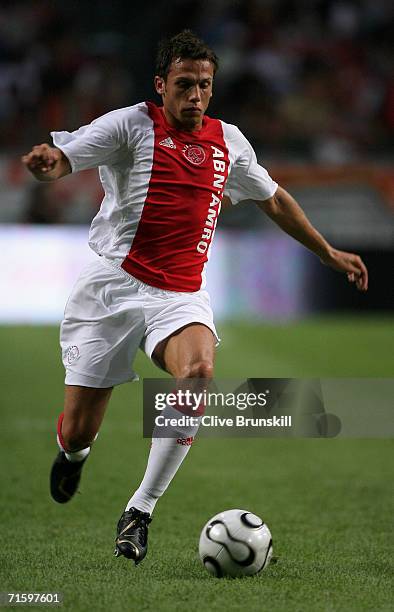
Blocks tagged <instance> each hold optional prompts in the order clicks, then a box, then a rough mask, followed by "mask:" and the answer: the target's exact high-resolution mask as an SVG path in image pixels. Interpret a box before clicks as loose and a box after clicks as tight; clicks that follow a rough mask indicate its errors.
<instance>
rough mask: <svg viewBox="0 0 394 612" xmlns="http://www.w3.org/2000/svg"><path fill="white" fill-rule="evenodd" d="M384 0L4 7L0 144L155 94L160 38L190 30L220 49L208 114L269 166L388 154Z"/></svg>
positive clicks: (393, 110) (45, 1)
mask: <svg viewBox="0 0 394 612" xmlns="http://www.w3.org/2000/svg"><path fill="white" fill-rule="evenodd" d="M393 6H394V5H393V3H392V2H390V1H389V0H279V1H278V0H277V1H274V0H271V1H270V0H239V1H237V0H235V1H231V0H230V1H224V0H205V1H204V0H192V1H190V0H166V1H160V0H157V1H153V2H145V3H142V2H139V3H134V2H128V1H125V0H113V1H111V2H107V1H106V0H95V1H94V2H89V1H84V0H79V1H78V0H77V1H75V0H71V1H70V0H68V1H67V2H62V1H60V0H24V1H23V0H2V2H1V4H0V120H1V123H2V125H1V132H0V146H1V147H2V149H3V150H7V151H16V150H18V151H19V150H20V149H22V148H26V147H29V146H30V145H31V144H32V143H34V142H37V141H45V140H47V139H48V133H49V131H50V130H54V129H55V130H57V129H72V128H75V127H77V126H79V125H82V124H85V123H88V122H90V121H91V120H92V119H94V118H95V117H97V116H98V115H101V114H103V113H105V112H107V111H108V110H111V109H114V108H118V107H122V106H128V105H130V104H133V103H135V102H137V101H140V100H144V99H152V98H154V93H153V87H152V76H153V74H154V58H155V52H156V45H157V41H158V40H159V39H160V38H161V37H162V36H164V35H171V34H173V33H176V32H177V31H179V30H180V29H182V28H183V27H190V28H192V29H193V30H195V31H196V32H197V33H198V34H199V35H201V36H202V37H203V38H204V39H205V40H206V41H207V42H208V43H209V44H210V45H211V46H212V47H213V48H214V49H215V50H216V52H217V54H218V55H219V57H220V61H221V67H220V71H219V73H218V77H217V81H216V87H215V97H214V100H213V103H212V108H211V109H210V112H211V114H213V115H217V116H220V117H221V118H223V119H224V120H226V121H231V122H232V123H236V124H237V125H239V127H240V128H241V130H243V131H245V132H246V133H248V135H249V137H250V138H251V140H252V141H253V144H254V145H255V146H256V147H257V148H258V149H259V151H260V152H261V153H262V154H264V156H265V157H266V158H267V159H268V160H271V159H283V158H285V159H288V158H296V159H300V158H301V159H307V160H315V161H316V160H317V161H323V162H329V163H338V162H349V161H353V160H360V159H371V158H373V159H377V158H378V159H383V160H384V159H387V157H388V156H390V155H391V154H392V153H393V140H392V137H393V130H394V75H393V65H394V57H393V45H392V40H393V38H392V33H393V29H392V25H393V22H392V18H393Z"/></svg>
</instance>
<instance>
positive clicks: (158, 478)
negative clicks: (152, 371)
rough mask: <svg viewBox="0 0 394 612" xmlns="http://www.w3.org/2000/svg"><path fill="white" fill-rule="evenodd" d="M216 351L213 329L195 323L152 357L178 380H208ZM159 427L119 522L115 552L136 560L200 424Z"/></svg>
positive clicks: (142, 552)
mask: <svg viewBox="0 0 394 612" xmlns="http://www.w3.org/2000/svg"><path fill="white" fill-rule="evenodd" d="M214 353H215V337H214V335H213V332H212V331H211V330H210V329H209V328H208V327H206V326H205V325H202V324H199V323H191V324H188V325H187V326H185V327H183V328H181V329H180V330H177V331H176V332H175V333H173V334H172V335H171V336H170V337H169V338H166V339H165V340H164V341H162V342H160V343H159V344H158V345H157V346H156V348H155V350H154V353H153V355H152V357H153V359H154V360H155V361H156V362H157V363H160V364H162V366H164V367H165V369H166V370H167V371H168V372H169V373H170V374H172V376H174V378H176V379H183V378H196V379H203V380H204V382H205V381H206V380H207V379H210V378H211V377H212V375H213V365H214ZM166 410H167V408H166V409H165V411H166ZM168 410H174V409H172V408H170V407H168ZM165 411H164V412H165ZM196 420H198V419H196ZM156 429H157V431H156V430H155V431H154V432H153V437H152V446H151V449H150V453H149V459H148V465H147V468H146V471H145V475H144V478H143V480H142V482H141V484H140V486H139V487H138V489H137V491H136V492H135V493H134V495H133V496H132V497H131V499H130V500H129V502H128V504H127V506H126V510H125V512H124V514H123V515H122V517H121V519H120V521H119V524H118V537H117V540H116V548H115V554H116V555H120V554H121V555H124V556H126V557H128V558H132V559H134V560H135V561H136V563H139V562H140V561H142V559H143V558H144V557H145V555H146V552H147V525H148V524H149V522H150V515H151V513H152V512H153V509H154V507H155V505H156V502H157V501H158V499H159V498H160V497H161V496H162V495H163V493H164V492H165V491H166V489H167V488H168V486H169V484H170V482H171V481H172V479H173V478H174V476H175V474H176V472H177V471H178V469H179V467H180V465H181V464H182V462H183V460H184V459H185V457H186V455H187V453H188V451H189V449H190V446H191V444H192V442H193V439H194V436H195V434H196V432H197V429H198V424H197V425H195V424H193V425H190V426H187V425H185V426H182V427H173V428H172V430H171V431H170V432H167V435H168V436H169V437H161V436H162V435H163V432H162V431H161V429H159V428H156Z"/></svg>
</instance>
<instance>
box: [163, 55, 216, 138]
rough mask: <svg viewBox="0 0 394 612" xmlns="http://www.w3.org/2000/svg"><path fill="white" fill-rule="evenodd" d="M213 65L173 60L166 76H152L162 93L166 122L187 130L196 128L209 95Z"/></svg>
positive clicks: (202, 61) (187, 60)
mask: <svg viewBox="0 0 394 612" xmlns="http://www.w3.org/2000/svg"><path fill="white" fill-rule="evenodd" d="M212 83H213V65H212V63H211V62H210V61H209V60H192V59H177V60H174V61H173V62H172V64H171V67H170V71H169V73H168V75H167V78H166V79H162V78H161V77H158V76H156V77H155V87H156V91H157V93H158V94H160V95H161V96H162V99H163V107H164V114H165V116H166V119H167V121H168V122H169V123H170V125H173V126H174V127H176V128H178V129H181V130H187V131H193V130H198V129H200V128H201V125H202V118H203V115H204V113H205V111H206V110H207V108H208V104H209V100H210V98H211V96H212Z"/></svg>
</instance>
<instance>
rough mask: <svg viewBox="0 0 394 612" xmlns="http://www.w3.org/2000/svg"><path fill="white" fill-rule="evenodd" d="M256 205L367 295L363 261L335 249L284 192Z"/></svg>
mask: <svg viewBox="0 0 394 612" xmlns="http://www.w3.org/2000/svg"><path fill="white" fill-rule="evenodd" d="M256 203H257V205H258V207H259V208H260V209H261V210H262V211H264V212H265V213H266V214H267V215H268V216H269V217H270V218H271V219H272V220H273V221H274V222H275V223H276V224H277V225H278V226H279V227H280V228H281V229H282V230H284V231H285V232H286V233H287V234H289V235H290V236H292V237H293V238H295V239H296V240H298V242H300V243H301V244H303V245H304V246H305V247H306V248H307V249H309V250H310V251H312V252H313V253H315V254H316V255H317V256H318V257H319V258H320V260H321V261H322V263H324V264H325V265H327V266H330V267H331V268H333V269H334V270H337V271H338V272H343V273H346V274H347V278H348V280H349V282H351V283H356V287H357V289H359V290H360V291H367V289H368V270H367V268H366V266H365V264H364V262H363V261H362V259H361V257H359V255H356V254H355V253H348V252H346V251H339V250H338V249H334V248H333V247H332V246H331V245H330V244H329V243H328V242H327V240H326V239H325V238H324V237H323V236H322V235H321V234H320V233H319V232H318V231H317V230H316V229H315V228H314V227H313V225H312V224H311V222H310V221H309V220H308V218H307V217H306V215H305V213H304V211H303V210H302V208H301V207H300V206H299V205H298V204H297V202H296V201H295V199H294V198H293V197H292V196H291V195H290V194H289V193H288V192H287V191H286V190H285V189H283V188H282V187H278V188H277V190H276V192H275V194H274V195H273V196H272V197H271V198H268V199H267V200H264V201H261V202H256Z"/></svg>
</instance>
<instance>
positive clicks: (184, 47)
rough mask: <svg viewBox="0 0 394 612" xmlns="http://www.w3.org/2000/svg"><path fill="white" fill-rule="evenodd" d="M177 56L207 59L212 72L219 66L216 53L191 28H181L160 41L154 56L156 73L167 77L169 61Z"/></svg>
mask: <svg viewBox="0 0 394 612" xmlns="http://www.w3.org/2000/svg"><path fill="white" fill-rule="evenodd" d="M178 58H181V59H195V60H198V59H203V60H209V61H210V62H211V63H212V65H213V73H214V74H215V72H216V71H217V69H218V68H219V60H218V57H217V55H216V53H215V52H214V51H213V50H212V49H210V48H209V47H208V45H207V44H205V42H204V41H203V40H201V39H200V38H198V37H197V36H196V35H195V34H194V33H193V32H192V31H191V30H183V31H182V32H180V33H179V34H176V36H173V37H172V38H167V39H165V40H162V41H161V42H160V44H159V48H158V52H157V58H156V74H157V75H158V76H160V77H162V78H163V79H165V78H167V75H168V73H169V71H170V66H171V63H172V62H173V60H175V59H178Z"/></svg>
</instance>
